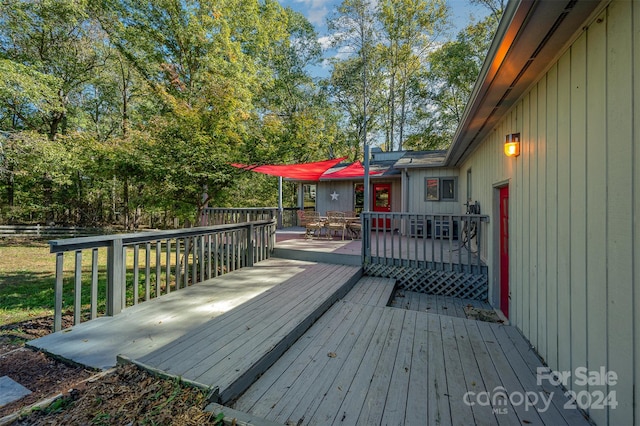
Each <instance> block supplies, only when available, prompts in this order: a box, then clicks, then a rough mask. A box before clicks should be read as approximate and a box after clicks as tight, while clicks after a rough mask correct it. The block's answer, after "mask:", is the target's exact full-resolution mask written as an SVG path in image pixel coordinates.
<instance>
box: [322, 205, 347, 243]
mask: <svg viewBox="0 0 640 426" xmlns="http://www.w3.org/2000/svg"><path fill="white" fill-rule="evenodd" d="M345 217H346V216H345V214H344V212H336V211H329V212H327V223H326V225H325V227H326V228H327V232H328V233H329V235H331V233H332V232H342V239H343V240H344V234H345V232H346V231H347V221H346V219H345Z"/></svg>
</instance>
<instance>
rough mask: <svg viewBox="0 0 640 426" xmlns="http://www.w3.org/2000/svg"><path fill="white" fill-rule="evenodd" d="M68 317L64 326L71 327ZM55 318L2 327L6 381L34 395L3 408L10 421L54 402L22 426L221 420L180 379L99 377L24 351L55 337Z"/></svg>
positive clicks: (125, 374) (130, 369)
mask: <svg viewBox="0 0 640 426" xmlns="http://www.w3.org/2000/svg"><path fill="white" fill-rule="evenodd" d="M72 320H73V319H72V317H71V316H68V315H65V316H64V318H63V323H64V325H63V327H67V326H71V324H72ZM52 324H53V318H52V317H44V318H35V319H31V320H28V321H25V322H22V323H16V324H9V325H5V326H2V327H0V376H8V377H10V378H11V379H13V380H14V381H16V382H18V383H20V384H21V385H23V386H24V387H26V388H27V389H29V390H31V391H32V393H31V394H30V395H27V396H25V397H23V398H22V399H20V400H18V401H15V402H12V403H10V404H7V405H5V406H4V407H0V423H2V418H3V417H4V420H6V421H8V419H9V417H5V416H9V415H15V414H16V413H19V412H20V411H21V410H24V409H25V407H29V406H31V405H33V404H35V403H37V402H39V401H42V400H45V399H51V398H52V397H55V396H57V395H62V396H61V397H59V398H57V399H55V400H54V401H53V402H52V403H51V404H50V405H48V406H46V407H42V408H40V409H37V410H34V411H32V412H31V413H26V414H24V413H23V414H22V415H21V416H20V417H17V418H16V419H15V420H14V421H13V423H12V424H20V425H23V424H24V425H45V424H46V425H86V424H104V425H107V424H108V425H137V424H172V425H207V424H219V421H218V420H219V419H216V418H215V416H214V415H213V414H212V413H210V412H205V411H204V410H203V409H204V407H205V406H206V404H207V400H206V399H207V395H205V394H204V393H203V392H202V391H200V390H198V389H195V388H192V387H188V386H186V385H183V384H182V383H179V382H177V381H175V380H165V379H161V378H157V377H154V376H151V375H150V374H148V373H147V372H145V371H142V370H140V369H138V368H137V367H136V366H133V365H128V366H119V367H117V368H115V369H113V370H112V371H109V372H106V373H99V372H96V371H91V370H89V369H86V368H83V367H79V366H75V365H70V364H67V363H65V362H62V361H60V360H57V359H54V358H52V357H50V356H48V355H47V354H45V353H42V352H38V351H35V350H32V349H29V348H25V347H24V342H25V341H28V340H31V339H34V338H37V337H42V336H44V335H46V334H49V333H50V332H51V330H52Z"/></svg>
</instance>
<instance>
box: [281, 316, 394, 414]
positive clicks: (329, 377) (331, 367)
mask: <svg viewBox="0 0 640 426" xmlns="http://www.w3.org/2000/svg"><path fill="white" fill-rule="evenodd" d="M381 309H382V308H377V307H372V306H371V307H370V306H365V309H364V310H363V315H361V316H360V317H359V318H360V319H359V320H358V323H356V324H355V327H351V328H350V329H349V332H348V333H347V334H345V336H349V338H345V339H343V341H342V342H341V344H340V345H339V346H338V347H337V348H336V349H335V351H333V353H334V354H335V355H336V356H335V357H331V356H329V355H328V354H329V352H325V351H324V350H322V351H321V352H319V358H320V359H322V356H323V355H324V356H326V357H327V359H325V361H326V362H325V364H324V366H323V368H321V369H318V370H319V375H318V376H317V379H316V380H314V382H313V386H309V384H308V383H306V382H304V381H298V382H297V383H296V384H295V387H293V386H292V389H293V390H294V392H293V393H290V395H295V394H297V395H299V397H298V398H297V400H296V401H295V402H294V401H290V402H289V403H288V404H287V405H286V406H285V405H283V406H281V407H279V408H278V410H276V411H274V415H275V417H273V418H274V419H277V420H279V421H281V422H285V421H287V420H288V419H291V420H295V422H297V421H298V420H299V419H301V418H305V419H308V420H307V421H308V422H310V421H311V419H312V417H313V415H314V414H315V413H316V411H317V410H318V407H320V406H321V405H322V406H323V407H332V408H330V409H329V414H328V415H329V416H330V417H331V419H333V418H334V417H335V416H336V415H337V413H338V410H337V409H336V407H335V406H336V405H339V404H340V402H341V401H342V400H343V399H344V395H345V394H346V392H347V391H348V389H349V386H350V384H351V381H352V380H353V376H354V372H355V371H356V370H357V369H358V368H359V366H360V365H361V364H362V363H363V362H364V361H363V358H364V357H365V354H366V351H367V348H368V345H369V342H370V340H371V339H372V338H373V336H375V334H376V330H382V329H384V328H385V325H384V324H383V325H380V323H381V317H380V315H379V312H380V310H381ZM327 349H332V348H327ZM308 368H309V369H310V370H314V369H315V365H311V364H310V365H309V366H308ZM307 374H310V373H307ZM296 389H298V390H299V391H296ZM298 392H299V393H298ZM331 419H328V418H327V419H326V421H325V422H324V424H329V423H330V421H331Z"/></svg>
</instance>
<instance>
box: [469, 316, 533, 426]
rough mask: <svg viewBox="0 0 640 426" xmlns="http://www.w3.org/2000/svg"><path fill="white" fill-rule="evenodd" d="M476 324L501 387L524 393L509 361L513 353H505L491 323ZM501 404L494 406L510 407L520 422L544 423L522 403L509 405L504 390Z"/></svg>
mask: <svg viewBox="0 0 640 426" xmlns="http://www.w3.org/2000/svg"><path fill="white" fill-rule="evenodd" d="M476 325H477V326H478V329H479V330H480V334H481V335H482V338H483V340H484V342H485V345H486V347H487V351H488V353H489V356H490V357H491V359H492V361H493V364H494V365H495V366H496V370H497V371H498V375H499V377H500V381H501V382H502V387H503V388H504V389H506V390H508V391H509V392H512V393H513V392H517V393H518V394H520V395H524V393H525V392H526V389H525V388H524V387H523V386H522V384H521V383H520V381H519V380H518V377H517V375H516V373H515V372H514V371H513V368H512V367H511V364H510V362H509V356H512V355H513V353H511V352H508V353H505V351H504V350H503V348H502V347H501V346H500V341H499V339H498V337H497V336H496V335H495V334H494V327H492V326H491V324H489V323H484V322H481V321H478V322H477V324H476ZM496 393H497V392H496ZM503 404H504V405H500V403H499V406H498V407H496V408H502V407H503V406H507V407H509V406H510V407H512V408H513V410H514V412H515V413H516V415H517V416H518V420H519V421H520V423H526V424H532V425H541V424H544V422H543V421H542V419H541V418H540V415H539V414H538V412H537V411H536V410H532V409H526V407H525V406H523V405H522V404H513V405H509V403H508V395H507V394H506V392H505V398H504V399H503Z"/></svg>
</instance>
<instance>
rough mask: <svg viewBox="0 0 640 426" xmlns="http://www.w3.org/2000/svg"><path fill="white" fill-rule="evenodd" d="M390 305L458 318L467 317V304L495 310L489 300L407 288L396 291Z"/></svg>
mask: <svg viewBox="0 0 640 426" xmlns="http://www.w3.org/2000/svg"><path fill="white" fill-rule="evenodd" d="M389 306H393V307H396V308H403V309H409V310H412V311H419V312H430V313H432V314H438V315H449V316H453V317H458V318H467V315H466V313H465V307H466V306H473V307H476V308H478V309H485V310H493V307H492V306H491V305H489V304H488V303H487V302H482V301H479V300H473V299H459V298H456V297H449V296H441V295H435V294H425V293H418V292H414V291H407V290H398V291H396V293H395V294H394V295H393V297H392V298H391V301H390V302H389Z"/></svg>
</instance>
